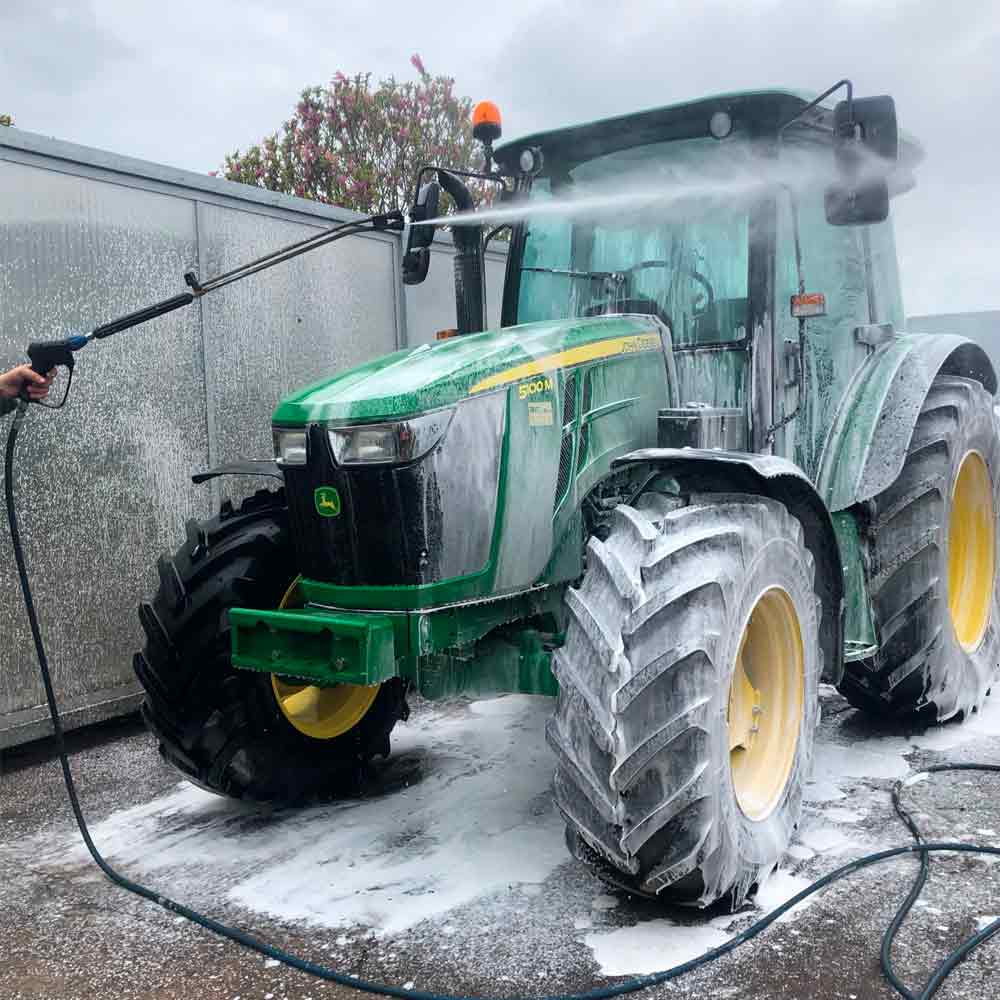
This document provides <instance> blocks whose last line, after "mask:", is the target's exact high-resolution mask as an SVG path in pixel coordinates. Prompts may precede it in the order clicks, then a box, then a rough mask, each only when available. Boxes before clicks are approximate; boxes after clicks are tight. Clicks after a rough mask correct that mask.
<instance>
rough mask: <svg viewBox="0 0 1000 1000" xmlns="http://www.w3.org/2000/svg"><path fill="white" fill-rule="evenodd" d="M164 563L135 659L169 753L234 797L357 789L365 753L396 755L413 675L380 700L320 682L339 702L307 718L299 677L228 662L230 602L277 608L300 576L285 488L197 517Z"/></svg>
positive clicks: (150, 717) (293, 796)
mask: <svg viewBox="0 0 1000 1000" xmlns="http://www.w3.org/2000/svg"><path fill="white" fill-rule="evenodd" d="M158 568H159V574H160V585H159V589H158V590H157V592H156V595H155V596H154V597H153V599H152V601H150V602H148V603H143V604H142V605H140V608H139V619H140V621H141V623H142V627H143V630H144V631H145V633H146V644H145V647H144V648H143V650H142V651H141V652H139V653H136V655H135V660H134V665H135V672H136V675H137V677H138V678H139V681H140V682H141V684H142V686H143V688H144V689H145V692H146V698H145V701H144V703H143V707H142V712H143V716H144V717H145V719H146V723H147V725H148V726H149V728H150V729H151V730H152V731H153V733H154V734H155V735H156V737H157V738H158V740H159V746H160V752H161V754H162V755H163V757H164V759H166V760H167V761H168V762H169V763H170V764H172V765H173V766H174V767H175V768H177V770H179V771H180V772H181V773H182V774H184V776H185V777H187V778H188V779H190V780H191V781H193V782H194V783H195V784H198V785H200V786H201V787H203V788H206V789H209V790H210V791H213V792H218V793H220V794H224V795H229V796H234V797H236V798H248V799H254V800H259V801H269V802H280V803H289V804H298V803H303V802H308V801H314V800H326V799H330V798H334V797H336V796H338V795H342V794H347V793H351V792H354V791H356V790H357V789H358V787H359V781H360V777H361V774H362V770H363V767H364V765H365V762H366V761H368V760H369V759H370V758H372V757H373V756H375V755H376V754H381V755H383V756H385V755H387V754H388V753H389V733H390V731H391V730H392V728H393V726H394V725H395V723H396V721H397V720H398V719H400V718H405V717H406V714H407V709H406V701H405V689H404V687H403V683H402V682H401V681H400V680H398V679H393V680H391V681H387V682H386V683H385V684H383V685H381V687H380V688H379V690H378V692H377V694H374V697H371V698H366V697H360V695H364V694H365V692H366V691H367V689H363V688H362V689H349V690H348V691H347V692H346V693H347V694H348V695H352V697H350V698H344V697H332V698H331V696H330V695H329V694H327V693H329V692H333V693H334V695H335V694H336V690H337V689H323V690H322V691H320V690H319V689H311V691H313V692H318V693H319V695H320V696H322V698H323V699H325V700H326V701H329V702H330V705H329V706H326V705H325V704H323V703H322V701H321V700H320V699H319V698H317V699H313V704H312V705H311V706H310V712H309V715H308V719H307V718H306V716H303V717H302V718H301V719H300V718H299V717H297V716H296V715H295V714H294V713H293V712H291V711H290V710H289V709H288V708H287V705H288V699H289V698H290V697H292V696H293V695H295V694H296V693H298V692H301V691H302V689H301V688H300V687H295V686H293V684H292V682H291V681H288V680H287V679H286V680H281V679H280V678H278V679H275V678H272V676H271V675H268V674H259V673H256V672H252V671H245V670H236V669H234V667H233V665H232V663H231V662H230V631H229V624H228V616H227V614H226V612H227V611H228V609H229V608H231V607H234V606H240V607H249V608H274V607H277V606H278V605H279V604H280V603H281V602H282V600H283V596H287V595H288V594H289V588H290V584H291V583H292V582H293V581H294V580H295V578H296V575H297V570H296V566H295V559H294V553H293V550H292V545H291V539H290V537H289V534H288V511H287V507H286V506H285V499H284V494H283V493H281V492H277V493H275V492H269V491H267V490H261V491H260V492H258V493H257V494H256V495H254V496H252V497H250V498H249V499H248V500H246V501H244V503H243V504H242V506H241V507H239V508H238V509H234V508H233V506H232V505H231V504H229V503H228V502H227V503H225V504H223V506H222V509H221V511H220V512H219V514H218V515H217V516H216V517H214V518H211V519H210V520H208V521H205V522H203V523H198V522H195V521H191V522H189V524H188V538H187V541H186V543H185V544H184V545H183V546H181V548H180V549H179V550H178V551H177V553H176V554H175V555H174V556H173V557H169V556H161V558H160V561H159V563H158ZM355 692H358V696H353V695H354V693H355ZM309 693H310V692H309V691H307V692H306V695H308V694H309ZM302 700H304V699H303V698H302V697H300V698H299V701H302ZM283 704H284V705H285V706H286V708H285V709H284V710H283V708H282V705H283ZM317 705H318V707H319V708H324V709H328V710H326V711H325V714H324V712H319V713H318V712H317ZM338 713H339V714H338ZM355 716H357V718H356V719H355ZM338 720H339V724H338ZM345 720H346V721H345ZM320 723H323V724H324V725H325V728H324V725H320ZM341 730H343V731H341ZM334 733H336V734H337V735H331V734H334ZM310 734H312V735H310Z"/></svg>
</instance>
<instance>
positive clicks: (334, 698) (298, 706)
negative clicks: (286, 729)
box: [271, 579, 380, 740]
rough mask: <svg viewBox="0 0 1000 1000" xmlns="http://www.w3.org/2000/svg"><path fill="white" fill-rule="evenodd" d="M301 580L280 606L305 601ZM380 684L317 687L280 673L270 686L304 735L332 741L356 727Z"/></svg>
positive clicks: (283, 710)
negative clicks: (287, 677) (282, 675)
mask: <svg viewBox="0 0 1000 1000" xmlns="http://www.w3.org/2000/svg"><path fill="white" fill-rule="evenodd" d="M298 584H299V581H298V579H296V580H294V581H293V582H292V585H291V586H290V587H289V588H288V590H286V591H285V596H284V597H283V598H282V599H281V604H279V605H278V607H280V608H290V607H296V606H298V605H300V604H301V603H302V601H301V598H300V597H299V595H298ZM379 687H380V685H378V684H373V685H372V686H371V687H361V686H359V685H356V684H337V685H335V686H334V687H318V686H317V685H315V684H295V683H294V682H290V681H288V680H286V679H285V678H283V677H280V676H279V675H278V674H271V688H272V690H273V691H274V697H275V700H276V701H277V703H278V708H280V709H281V714H282V715H284V717H285V718H286V719H287V720H288V721H289V722H290V723H291V724H292V725H293V726H294V727H295V728H296V729H297V730H298V731H299V732H300V733H302V734H304V735H305V736H311V737H312V738H313V739H314V740H332V739H336V738H337V737H338V736H343V735H344V733H346V732H348V731H349V730H351V729H353V728H354V727H355V726H356V725H357V724H358V723H359V722H360V721H361V720H362V719H363V718H364V717H365V713H367V711H368V709H370V708H371V707H372V704H373V703H374V701H375V699H376V698H377V697H378V689H379Z"/></svg>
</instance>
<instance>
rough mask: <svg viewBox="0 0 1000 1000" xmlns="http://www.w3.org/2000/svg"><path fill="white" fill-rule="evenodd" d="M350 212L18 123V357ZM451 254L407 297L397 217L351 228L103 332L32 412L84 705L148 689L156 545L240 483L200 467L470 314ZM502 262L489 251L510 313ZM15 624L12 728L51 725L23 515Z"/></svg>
mask: <svg viewBox="0 0 1000 1000" xmlns="http://www.w3.org/2000/svg"><path fill="white" fill-rule="evenodd" d="M352 217H354V213H350V212H347V211H343V210H340V209H336V208H330V207H328V206H321V205H317V204H315V203H313V202H307V201H302V200H300V199H296V198H290V197H287V196H285V195H277V194H274V193H271V192H266V191H261V190H258V189H255V188H248V187H245V186H243V185H238V184H232V183H229V182H227V181H222V180H217V179H214V178H210V177H203V176H201V175H198V174H192V173H188V172H186V171H179V170H174V169H171V168H166V167H160V166H157V165H155V164H150V163H145V162H142V161H138V160H132V159H128V158H125V157H119V156H115V155H112V154H108V153H104V152H101V151H99V150H92V149H88V148H85V147H81V146H75V145H71V144H69V143H63V142H59V141H57V140H53V139H47V138H44V137H41V136H36V135H33V134H31V133H26V132H22V131H20V130H17V129H0V364H2V365H4V366H9V365H12V364H15V363H17V362H18V361H19V360H21V359H22V357H23V350H24V346H25V345H26V344H27V342H28V341H30V340H41V339H50V338H53V337H61V336H65V335H67V334H69V333H71V332H85V331H87V330H89V329H91V328H93V327H94V326H95V325H96V324H97V323H100V322H103V321H105V320H108V319H111V318H113V317H115V316H118V315H121V314H122V313H125V312H128V311H129V310H132V309H136V308H139V307H140V306H143V305H146V304H149V303H151V302H154V301H156V300H158V299H163V298H166V297H167V296H169V295H173V294H175V293H176V292H178V291H180V290H182V289H183V284H182V275H183V273H184V272H185V271H187V270H192V269H194V270H196V271H197V272H198V274H199V275H201V276H202V277H207V276H210V275H212V274H216V273H219V272H220V271H224V270H228V269H230V268H232V267H234V266H235V265H236V264H238V263H240V262H242V261H244V260H247V259H249V258H251V257H253V256H256V255H258V254H260V253H262V252H265V251H267V250H270V249H273V248H275V247H276V246H279V245H281V244H283V243H288V242H291V241H292V240H295V239H299V238H302V237H303V236H305V235H307V234H308V233H309V232H310V231H311V230H315V229H318V228H323V227H326V226H329V225H331V224H332V223H333V222H336V221H339V220H343V219H348V218H352ZM501 250H502V248H501ZM450 256H451V255H450V248H449V246H448V244H447V243H442V244H441V245H439V246H438V247H437V249H436V251H435V254H434V258H435V259H434V262H433V265H432V272H431V276H430V278H429V279H428V281H427V282H426V283H425V284H424V285H423V286H418V287H416V288H413V289H408V290H407V292H408V294H407V295H406V296H404V294H403V291H402V285H401V282H400V280H399V259H400V245H399V238H398V237H397V236H395V235H393V234H378V235H376V234H372V235H365V236H357V237H352V238H350V239H347V240H344V241H342V242H340V243H337V244H335V245H333V246H330V247H326V248H324V249H322V250H320V251H317V252H316V253H313V254H309V255H306V256H304V257H301V258H298V259H296V260H295V261H292V262H290V263H287V264H283V265H281V266H279V267H277V268H275V269H274V270H272V271H268V272H267V273H265V274H262V275H259V276H256V277H254V278H251V279H249V280H248V281H245V282H241V283H239V284H237V285H234V286H231V287H229V288H226V289H224V290H222V291H220V292H219V293H216V294H214V295H212V296H209V297H207V298H206V299H204V300H201V301H200V302H198V303H195V304H194V305H192V306H190V307H188V308H187V309H183V310H180V311H178V312H174V313H172V314H170V315H169V316H166V317H162V318H160V319H157V320H154V321H152V322H151V323H149V324H147V325H145V326H142V327H138V328H136V329H134V330H131V331H128V332H126V333H122V334H119V335H118V336H116V337H114V338H112V339H110V340H107V341H102V342H100V343H99V344H96V345H94V346H92V347H90V348H89V349H88V350H87V351H85V352H84V353H83V354H81V355H79V356H78V361H79V363H78V366H77V372H76V380H75V383H74V386H73V393H72V396H71V397H70V401H69V403H68V404H67V406H66V408H65V410H63V411H62V412H61V413H58V414H56V413H49V412H46V411H43V410H39V409H37V408H33V409H32V410H31V411H30V415H29V419H28V420H27V421H26V423H25V427H24V430H23V432H22V435H21V438H20V441H19V445H18V473H17V481H16V491H17V497H18V501H19V509H20V511H21V517H22V532H23V535H24V539H25V547H26V555H27V559H28V563H29V567H30V570H31V573H32V581H33V585H34V588H35V599H36V603H37V605H38V608H39V617H40V619H41V625H42V629H43V631H44V635H45V638H46V644H47V647H48V651H49V657H50V661H51V664H52V669H53V676H54V679H55V683H56V689H57V693H58V695H59V698H60V701H61V703H62V704H63V706H64V707H65V709H66V712H67V721H68V722H69V724H71V725H79V724H83V723H85V722H89V721H93V720H96V719H99V718H104V717H107V716H109V715H112V714H115V713H118V712H122V711H127V710H129V709H131V708H133V707H134V706H135V705H136V703H137V700H138V699H137V691H138V689H137V686H136V684H135V682H134V678H133V675H132V670H131V658H132V653H133V652H134V650H135V649H136V648H137V645H138V643H139V642H140V632H139V628H138V624H137V620H136V614H135V608H136V605H137V603H138V602H139V600H140V598H141V597H142V596H143V595H145V594H148V593H149V592H150V591H151V590H152V589H153V587H154V586H155V583H156V572H155V560H156V556H157V554H158V553H159V552H160V551H162V550H164V549H167V548H175V547H176V546H177V545H178V544H179V542H180V541H181V539H182V538H183V532H184V522H185V521H186V520H187V519H188V518H191V517H199V518H200V517H206V516H208V515H209V514H210V512H211V511H212V509H213V508H214V506H215V504H216V503H217V502H218V500H219V499H220V493H221V492H222V491H223V490H225V492H226V493H227V494H228V495H233V494H234V489H235V490H236V491H238V490H240V489H241V484H240V483H239V482H238V481H236V482H234V481H232V480H229V481H224V482H222V483H219V482H216V483H213V484H212V486H211V487H195V486H193V485H192V484H191V482H190V478H189V477H190V475H191V473H192V472H194V471H196V470H198V469H200V468H204V467H205V466H207V465H208V464H210V463H214V462H219V461H226V460H229V459H234V458H238V457H250V458H266V457H269V456H270V451H271V442H270V414H271V410H272V409H273V407H274V405H275V403H276V402H277V401H278V399H279V397H280V396H281V395H283V394H284V393H286V392H288V391H289V390H290V389H292V388H294V387H295V386H298V385H301V384H303V383H305V382H309V381H313V380H315V379H317V378H321V377H322V376H323V375H325V374H327V373H333V372H336V371H338V370H341V369H343V368H345V367H348V366H351V365H354V364H357V363H358V362H360V361H363V360H365V359H367V358H370V357H373V356H376V355H379V354H384V353H386V352H388V351H392V350H395V349H396V348H397V347H400V346H404V345H406V344H407V343H423V342H426V341H428V340H431V339H432V338H433V335H434V331H435V330H437V329H440V328H442V327H446V326H453V325H454V320H455V309H454V298H453V290H452V283H451V260H450ZM503 263H504V255H503V253H502V252H494V253H491V254H490V260H489V262H488V265H487V270H488V276H489V278H488V280H489V286H490V287H489V312H490V318H491V321H492V322H494V323H495V322H497V321H498V316H499V296H500V290H501V285H502V274H503ZM408 330H409V332H410V337H409V338H408V337H407V331H408ZM5 429H6V428H5V427H3V426H0V430H5ZM245 485H246V486H247V488H248V489H253V488H254V487H255V485H265V484H264V483H261V484H252V483H250V482H249V481H246V483H245ZM0 636H2V643H0V748H2V747H3V746H9V745H12V744H14V743H17V742H22V741H24V740H26V739H32V738H35V737H37V736H39V735H43V734H44V733H46V732H47V731H48V724H47V722H46V713H45V711H44V709H43V708H42V704H43V699H44V696H43V692H42V688H41V683H40V681H39V679H38V677H37V666H36V664H35V660H34V653H33V652H32V646H31V639H30V634H29V632H28V627H27V623H26V621H25V618H24V611H23V607H22V604H21V597H20V592H19V590H18V587H17V578H16V574H15V570H14V561H13V555H12V553H11V550H10V541H9V538H8V535H7V531H6V530H3V531H2V532H0Z"/></svg>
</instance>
